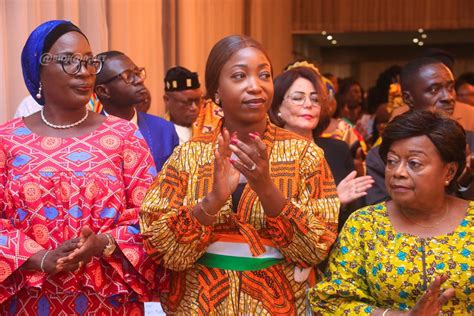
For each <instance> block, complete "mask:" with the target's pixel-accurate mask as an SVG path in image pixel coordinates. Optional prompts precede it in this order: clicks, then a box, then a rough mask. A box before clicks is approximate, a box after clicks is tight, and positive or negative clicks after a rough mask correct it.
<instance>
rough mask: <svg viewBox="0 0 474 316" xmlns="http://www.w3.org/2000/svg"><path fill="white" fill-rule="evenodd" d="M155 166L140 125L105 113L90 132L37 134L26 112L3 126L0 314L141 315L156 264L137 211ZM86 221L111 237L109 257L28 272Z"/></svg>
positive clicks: (0, 134) (0, 141)
mask: <svg viewBox="0 0 474 316" xmlns="http://www.w3.org/2000/svg"><path fill="white" fill-rule="evenodd" d="M155 175H156V169H155V167H154V164H153V160H152V158H151V155H150V153H149V150H148V147H147V146H146V143H145V141H144V139H143V137H142V135H141V134H140V132H139V131H138V130H137V128H136V127H135V126H134V125H133V124H131V123H129V122H127V121H124V120H121V119H118V118H114V117H110V116H109V117H107V118H106V120H105V121H104V123H103V124H102V125H101V126H99V127H98V128H97V129H96V130H95V131H93V132H92V133H90V134H87V135H83V136H80V137H72V138H58V137H46V136H39V135H37V134H35V133H33V132H32V131H31V130H29V129H28V128H27V127H26V126H25V124H24V123H23V120H22V119H21V118H19V119H14V120H12V121H9V122H7V123H5V124H3V125H1V126H0V315H141V314H142V313H143V305H142V303H140V302H139V300H140V299H148V298H149V297H148V294H149V292H150V290H151V288H152V286H151V283H152V282H153V280H154V278H155V270H156V267H155V266H154V265H153V264H152V263H151V260H149V259H148V257H147V256H146V255H145V252H144V250H143V246H142V240H141V236H140V234H139V226H138V209H139V206H140V204H141V202H142V200H143V198H144V196H145V193H146V191H147V188H148V186H149V185H150V183H151V182H152V181H153V178H154V177H155ZM85 225H87V226H89V227H91V228H92V229H93V230H94V231H95V232H96V233H105V232H107V233H110V234H111V235H112V236H113V237H114V238H115V240H116V241H117V244H118V247H117V248H118V249H120V250H121V251H116V252H115V253H114V255H112V256H111V257H108V258H105V257H102V258H93V259H92V261H91V262H90V263H89V264H88V265H87V266H85V267H84V268H82V270H80V271H74V272H60V273H58V274H56V275H47V274H45V273H42V272H36V271H29V270H25V269H22V265H23V264H24V263H25V261H26V260H28V258H30V257H31V256H32V255H33V254H35V253H36V252H38V251H40V250H42V249H55V248H56V247H58V246H59V245H60V244H61V243H62V242H63V241H65V240H68V239H71V238H74V237H78V235H79V233H80V230H81V228H82V227H84V226H85Z"/></svg>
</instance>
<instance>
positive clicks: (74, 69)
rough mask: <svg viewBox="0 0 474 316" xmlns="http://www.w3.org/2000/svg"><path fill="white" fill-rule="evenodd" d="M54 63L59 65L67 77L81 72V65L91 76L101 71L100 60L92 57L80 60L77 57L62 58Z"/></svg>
mask: <svg viewBox="0 0 474 316" xmlns="http://www.w3.org/2000/svg"><path fill="white" fill-rule="evenodd" d="M56 62H57V63H59V64H61V66H62V68H63V71H64V72H65V73H67V74H68V75H76V74H78V73H79V72H80V71H81V68H82V64H84V66H85V67H86V69H87V71H88V72H89V73H91V74H93V75H97V74H98V73H99V72H100V71H101V70H102V60H100V59H97V58H92V57H90V58H84V59H81V58H79V57H77V56H62V57H60V58H58V59H57V60H56Z"/></svg>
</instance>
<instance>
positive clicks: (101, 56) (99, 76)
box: [95, 50, 126, 85]
mask: <svg viewBox="0 0 474 316" xmlns="http://www.w3.org/2000/svg"><path fill="white" fill-rule="evenodd" d="M117 56H126V55H125V54H124V53H122V52H121V51H118V50H109V51H106V52H102V53H100V54H98V55H97V56H96V58H97V59H100V60H101V61H102V69H101V71H100V72H99V73H98V74H97V77H96V80H95V85H99V84H100V82H101V81H103V79H104V75H105V73H106V72H107V71H106V69H107V59H109V58H113V57H117Z"/></svg>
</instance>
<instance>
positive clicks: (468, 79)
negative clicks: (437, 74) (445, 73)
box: [455, 72, 474, 92]
mask: <svg viewBox="0 0 474 316" xmlns="http://www.w3.org/2000/svg"><path fill="white" fill-rule="evenodd" d="M465 83H467V84H469V85H471V86H474V72H465V73H463V74H461V75H460V76H459V77H458V79H456V84H455V89H456V92H457V91H458V89H459V87H460V86H462V85H463V84H465Z"/></svg>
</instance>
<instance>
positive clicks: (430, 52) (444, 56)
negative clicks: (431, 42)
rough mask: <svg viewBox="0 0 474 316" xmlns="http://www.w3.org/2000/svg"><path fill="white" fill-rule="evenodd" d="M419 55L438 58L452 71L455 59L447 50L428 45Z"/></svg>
mask: <svg viewBox="0 0 474 316" xmlns="http://www.w3.org/2000/svg"><path fill="white" fill-rule="evenodd" d="M420 57H428V58H434V59H436V60H439V61H440V62H441V63H442V64H444V65H445V66H446V67H448V68H449V70H451V71H453V67H454V62H455V59H454V56H453V54H451V53H450V52H448V51H445V50H443V49H440V48H436V47H429V48H427V49H425V50H424V51H423V53H422V54H421V56H420Z"/></svg>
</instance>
